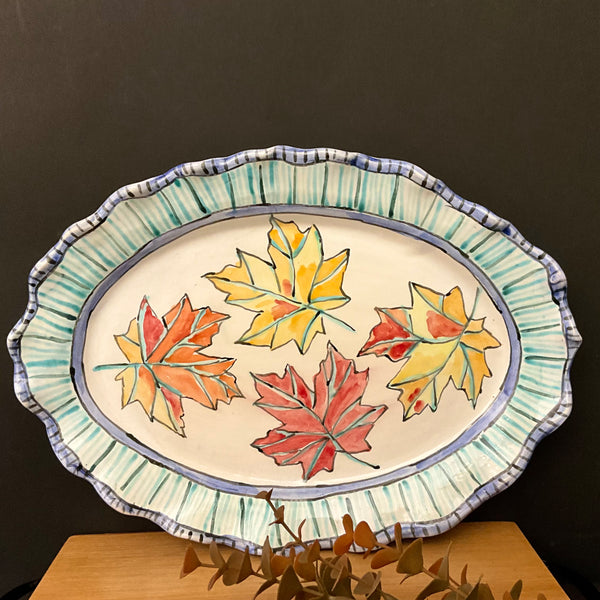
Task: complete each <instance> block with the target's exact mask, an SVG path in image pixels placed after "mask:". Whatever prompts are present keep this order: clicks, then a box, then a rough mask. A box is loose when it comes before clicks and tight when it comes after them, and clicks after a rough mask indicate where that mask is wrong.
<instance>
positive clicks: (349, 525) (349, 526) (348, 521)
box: [342, 513, 354, 533]
mask: <svg viewBox="0 0 600 600" xmlns="http://www.w3.org/2000/svg"><path fill="white" fill-rule="evenodd" d="M342 525H343V526H344V531H345V532H346V533H353V532H354V523H353V522H352V517H351V516H350V515H349V514H348V513H346V514H345V515H344V516H343V517H342Z"/></svg>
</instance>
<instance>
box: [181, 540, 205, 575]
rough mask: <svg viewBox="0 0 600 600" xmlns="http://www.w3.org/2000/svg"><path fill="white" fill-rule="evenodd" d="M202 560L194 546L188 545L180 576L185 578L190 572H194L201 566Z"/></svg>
mask: <svg viewBox="0 0 600 600" xmlns="http://www.w3.org/2000/svg"><path fill="white" fill-rule="evenodd" d="M200 564H201V563H200V560H199V559H198V555H197V554H196V551H195V550H194V548H193V547H192V546H188V547H187V549H186V551H185V556H184V557H183V565H181V572H180V573H179V578H180V579H183V578H184V577H186V576H187V575H189V574H190V573H193V572H194V571H195V570H196V569H197V568H198V567H199V566H200Z"/></svg>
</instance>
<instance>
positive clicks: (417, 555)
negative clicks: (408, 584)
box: [396, 538, 423, 575]
mask: <svg viewBox="0 0 600 600" xmlns="http://www.w3.org/2000/svg"><path fill="white" fill-rule="evenodd" d="M422 570H423V540H422V539H421V538H418V539H416V540H414V541H413V542H411V543H410V544H409V545H408V546H407V548H406V550H404V552H403V553H402V554H401V556H400V558H399V559H398V564H397V565H396V573H405V574H406V575H416V574H417V573H420V572H421V571H422Z"/></svg>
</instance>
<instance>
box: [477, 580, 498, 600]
mask: <svg viewBox="0 0 600 600" xmlns="http://www.w3.org/2000/svg"><path fill="white" fill-rule="evenodd" d="M477 587H478V590H477V600H494V594H492V590H491V589H490V586H489V585H488V584H487V583H479V584H478V585H477Z"/></svg>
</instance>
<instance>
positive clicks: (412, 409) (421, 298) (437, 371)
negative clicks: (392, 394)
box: [359, 282, 500, 419]
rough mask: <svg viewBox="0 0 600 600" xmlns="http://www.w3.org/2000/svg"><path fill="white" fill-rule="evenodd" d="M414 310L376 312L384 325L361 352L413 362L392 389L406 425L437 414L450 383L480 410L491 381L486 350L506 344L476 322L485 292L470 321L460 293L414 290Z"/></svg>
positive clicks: (416, 287) (373, 332) (414, 287)
mask: <svg viewBox="0 0 600 600" xmlns="http://www.w3.org/2000/svg"><path fill="white" fill-rule="evenodd" d="M410 291H411V296H412V307H399V308H376V309H375V310H376V311H377V313H378V315H379V318H380V323H379V324H378V325H376V326H375V327H373V329H372V330H371V333H370V335H369V339H368V340H367V342H366V343H365V345H364V346H363V347H362V349H361V350H360V352H359V356H362V355H364V354H375V355H377V356H386V357H387V358H389V359H390V360H392V361H399V360H402V359H408V360H407V361H406V362H405V364H404V365H403V366H402V368H401V369H400V371H399V372H398V373H397V375H396V376H395V377H394V378H393V379H392V380H391V381H390V382H389V383H388V387H389V388H390V389H393V390H399V391H400V401H401V402H402V404H403V406H404V419H408V418H410V417H412V416H413V415H415V414H419V413H421V412H422V411H423V410H425V408H426V407H428V406H429V408H430V409H431V410H433V411H435V410H436V409H437V406H438V402H439V400H440V396H441V395H442V392H443V391H444V389H445V388H446V386H447V385H448V384H449V383H450V381H453V382H454V385H455V386H456V387H457V389H459V390H463V391H464V392H465V394H466V396H467V398H468V399H469V400H470V401H471V403H472V404H473V407H475V404H476V402H477V398H478V397H479V394H480V393H481V386H482V383H483V379H484V377H489V376H491V372H490V370H489V367H488V365H487V363H486V360H485V350H486V349H488V348H496V347H498V346H500V342H499V341H498V340H497V339H496V338H495V337H494V336H493V335H492V334H491V333H490V332H489V331H488V330H487V329H485V328H484V326H483V324H484V321H485V319H474V318H473V315H474V313H475V308H476V305H477V299H478V296H479V292H480V290H479V289H478V290H477V295H476V297H475V302H474V305H473V309H472V311H471V315H470V316H467V314H466V312H465V305H464V300H463V295H462V292H461V290H460V289H459V288H458V287H455V288H453V289H452V290H450V291H449V292H448V293H447V294H445V295H444V294H441V293H439V292H435V291H434V290H431V289H429V288H426V287H424V286H421V285H417V284H416V283H412V282H411V284H410Z"/></svg>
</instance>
